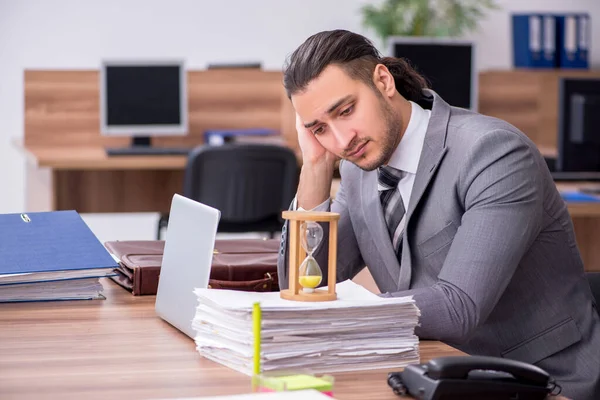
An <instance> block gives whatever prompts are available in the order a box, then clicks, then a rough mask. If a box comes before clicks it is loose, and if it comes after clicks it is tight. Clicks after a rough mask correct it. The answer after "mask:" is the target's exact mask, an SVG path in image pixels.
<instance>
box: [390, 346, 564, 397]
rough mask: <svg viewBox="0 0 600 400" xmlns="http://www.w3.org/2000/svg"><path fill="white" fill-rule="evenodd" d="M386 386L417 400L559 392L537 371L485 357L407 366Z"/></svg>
mask: <svg viewBox="0 0 600 400" xmlns="http://www.w3.org/2000/svg"><path fill="white" fill-rule="evenodd" d="M388 384H389V385H390V387H392V389H393V390H394V392H395V393H396V394H398V395H404V394H410V395H412V396H413V397H415V398H416V399H418V400H437V399H482V398H485V399H488V400H491V399H498V400H499V399H519V400H528V399H530V400H536V399H539V400H542V399H545V398H546V396H548V395H549V394H550V393H551V392H553V391H554V389H555V388H559V389H560V386H558V385H556V384H555V383H554V382H553V381H552V379H551V378H550V376H549V375H548V373H547V372H546V371H544V370H543V369H541V368H538V367H536V366H534V365H531V364H527V363H523V362H520V361H515V360H509V359H506V358H498V357H485V356H458V357H440V358H435V359H433V360H431V361H429V362H428V363H426V364H420V365H408V366H407V367H406V368H405V369H404V371H402V372H392V373H390V374H389V375H388ZM559 392H560V391H559ZM553 394H558V393H553Z"/></svg>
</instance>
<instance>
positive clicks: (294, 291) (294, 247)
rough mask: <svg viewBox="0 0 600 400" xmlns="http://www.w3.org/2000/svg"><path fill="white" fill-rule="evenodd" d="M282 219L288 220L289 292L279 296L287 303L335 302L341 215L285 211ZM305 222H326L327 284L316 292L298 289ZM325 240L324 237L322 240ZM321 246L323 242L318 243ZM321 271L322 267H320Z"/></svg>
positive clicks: (299, 287) (303, 252) (281, 293)
mask: <svg viewBox="0 0 600 400" xmlns="http://www.w3.org/2000/svg"><path fill="white" fill-rule="evenodd" d="M282 217H283V219H286V220H289V227H288V231H289V235H290V236H289V240H288V260H289V262H288V279H289V281H288V282H289V286H288V289H285V290H282V291H281V292H280V296H281V298H282V299H286V300H296V301H331V300H335V299H337V294H336V293H335V283H336V267H337V232H338V230H337V228H338V221H339V219H340V214H338V213H333V212H321V211H284V212H283V213H282ZM305 221H314V222H329V257H328V262H327V264H328V267H327V276H328V285H327V290H325V289H323V288H319V289H315V291H314V292H312V293H306V292H303V291H302V287H301V286H300V279H299V277H300V265H301V264H302V261H304V259H305V258H306V251H305V250H304V249H303V248H302V245H301V238H300V226H301V225H302V223H303V222H305ZM323 240H325V238H323ZM321 244H322V243H321ZM320 267H321V268H323V267H322V266H320Z"/></svg>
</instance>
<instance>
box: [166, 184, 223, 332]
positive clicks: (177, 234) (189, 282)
mask: <svg viewBox="0 0 600 400" xmlns="http://www.w3.org/2000/svg"><path fill="white" fill-rule="evenodd" d="M220 218H221V212H220V211H219V210H217V209H215V208H212V207H209V206H207V205H204V204H201V203H198V202H196V201H193V200H190V199H188V198H186V197H183V196H180V195H178V194H176V195H174V196H173V201H172V203H171V212H170V214H169V225H168V228H167V237H166V240H165V251H164V254H163V260H162V265H161V268H160V279H159V281H158V291H157V293H156V304H155V309H156V313H157V314H158V315H159V316H160V317H161V318H162V319H164V320H165V321H167V322H168V323H170V324H171V325H173V326H174V327H176V328H177V329H179V330H180V331H182V332H183V333H185V334H186V335H188V336H189V337H191V338H194V336H195V331H194V330H193V329H192V319H193V318H194V315H195V312H196V306H197V304H198V301H197V299H196V295H195V294H194V289H195V288H206V287H208V278H209V276H210V266H211V263H212V257H213V250H214V246H215V237H216V234H217V226H218V225H219V219H220Z"/></svg>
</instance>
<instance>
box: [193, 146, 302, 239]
mask: <svg viewBox="0 0 600 400" xmlns="http://www.w3.org/2000/svg"><path fill="white" fill-rule="evenodd" d="M297 183H298V162H297V159H296V156H295V154H294V152H293V151H292V150H290V149H289V148H287V147H283V146H276V145H262V144H224V145H222V146H209V145H205V146H200V147H198V148H196V149H194V150H193V151H192V152H191V153H190V155H189V158H188V162H187V166H186V170H185V177H184V196H186V197H188V198H190V199H192V200H196V201H198V202H201V203H203V204H206V205H209V206H211V207H214V208H217V209H218V210H220V211H221V222H220V224H219V231H220V232H243V231H253V230H269V231H274V230H278V229H279V228H281V222H282V220H281V211H282V210H287V209H288V208H289V206H290V203H291V201H292V200H293V198H294V195H295V193H296V189H297ZM261 228H262V229H261Z"/></svg>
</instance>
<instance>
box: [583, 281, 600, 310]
mask: <svg viewBox="0 0 600 400" xmlns="http://www.w3.org/2000/svg"><path fill="white" fill-rule="evenodd" d="M585 275H586V276H587V278H588V281H589V282H590V287H591V288H592V294H593V295H594V299H596V304H597V305H598V312H600V272H586V273H585Z"/></svg>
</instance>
